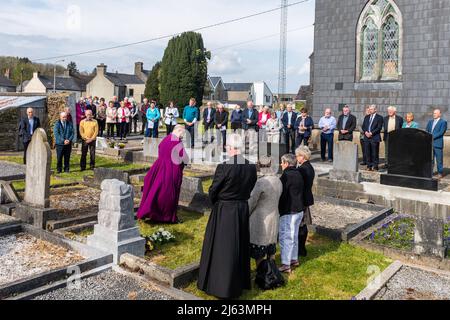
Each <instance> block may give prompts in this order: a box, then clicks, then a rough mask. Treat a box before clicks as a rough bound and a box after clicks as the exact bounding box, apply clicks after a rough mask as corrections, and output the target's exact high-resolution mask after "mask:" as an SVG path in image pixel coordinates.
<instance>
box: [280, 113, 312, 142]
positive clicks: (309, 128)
mask: <svg viewBox="0 0 450 320" xmlns="http://www.w3.org/2000/svg"><path fill="white" fill-rule="evenodd" d="M286 121H287V120H286ZM300 123H302V117H301V116H299V117H298V118H297V121H295V124H294V129H295V131H296V132H297V134H299V131H298V130H299V129H300ZM305 127H306V131H305V138H308V137H311V133H312V129H313V128H314V120H313V119H312V118H311V117H310V116H308V117H306V119H305Z"/></svg>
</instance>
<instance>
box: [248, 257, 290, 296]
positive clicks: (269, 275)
mask: <svg viewBox="0 0 450 320" xmlns="http://www.w3.org/2000/svg"><path fill="white" fill-rule="evenodd" d="M255 283H256V285H257V286H258V287H259V288H260V289H261V290H272V289H276V288H279V287H281V286H283V285H284V284H285V280H284V277H283V275H282V274H281V272H280V270H278V267H277V265H276V264H275V261H274V260H272V259H270V258H267V259H264V260H263V261H262V262H261V263H260V264H259V266H258V269H257V271H256V278H255Z"/></svg>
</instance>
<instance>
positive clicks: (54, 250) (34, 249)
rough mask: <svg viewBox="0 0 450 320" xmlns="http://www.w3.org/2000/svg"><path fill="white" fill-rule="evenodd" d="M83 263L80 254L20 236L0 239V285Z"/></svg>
mask: <svg viewBox="0 0 450 320" xmlns="http://www.w3.org/2000/svg"><path fill="white" fill-rule="evenodd" d="M82 260H84V258H83V257H82V256H80V255H79V254H77V253H75V252H73V251H69V250H67V249H64V248H61V247H58V246H55V245H53V244H51V243H49V242H46V241H42V240H39V239H37V238H35V237H33V236H30V235H28V234H24V233H19V234H16V235H10V236H6V237H0V285H2V284H7V283H11V282H14V281H17V280H20V279H25V278H27V277H30V276H33V275H37V274H39V273H43V272H47V271H51V270H55V269H59V268H63V267H65V266H69V265H73V264H75V263H77V262H79V261H82Z"/></svg>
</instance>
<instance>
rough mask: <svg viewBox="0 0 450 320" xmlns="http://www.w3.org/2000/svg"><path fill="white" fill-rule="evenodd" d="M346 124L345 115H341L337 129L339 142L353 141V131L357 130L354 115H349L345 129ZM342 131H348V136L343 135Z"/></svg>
mask: <svg viewBox="0 0 450 320" xmlns="http://www.w3.org/2000/svg"><path fill="white" fill-rule="evenodd" d="M343 124H344V115H343V114H341V115H340V116H339V119H338V123H337V127H336V129H337V130H339V137H338V140H339V141H353V131H355V129H356V117H355V116H354V115H352V114H349V116H348V120H347V123H346V124H345V128H344V127H343ZM341 130H348V133H347V134H342V133H341Z"/></svg>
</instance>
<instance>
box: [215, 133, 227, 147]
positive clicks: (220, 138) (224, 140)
mask: <svg viewBox="0 0 450 320" xmlns="http://www.w3.org/2000/svg"><path fill="white" fill-rule="evenodd" d="M221 142H222V147H223V152H226V151H225V146H226V145H227V131H226V130H225V131H222V130H220V129H217V145H219V144H220V143H221Z"/></svg>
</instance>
